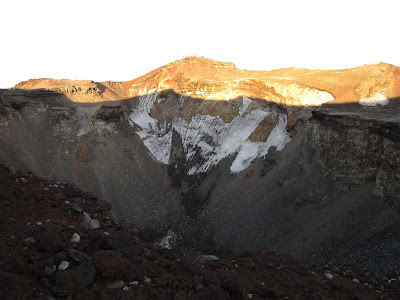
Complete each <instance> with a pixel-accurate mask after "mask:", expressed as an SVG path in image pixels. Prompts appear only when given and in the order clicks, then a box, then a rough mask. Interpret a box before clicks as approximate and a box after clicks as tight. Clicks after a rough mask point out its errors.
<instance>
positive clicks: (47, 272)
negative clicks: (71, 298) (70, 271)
mask: <svg viewBox="0 0 400 300" xmlns="http://www.w3.org/2000/svg"><path fill="white" fill-rule="evenodd" d="M56 270H57V267H56V266H55V265H53V266H52V267H45V268H44V271H43V273H44V275H45V276H51V275H53V273H54V272H55V271H56Z"/></svg>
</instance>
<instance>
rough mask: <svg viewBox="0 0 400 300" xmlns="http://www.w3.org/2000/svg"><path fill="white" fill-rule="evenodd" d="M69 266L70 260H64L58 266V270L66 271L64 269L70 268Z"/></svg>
mask: <svg viewBox="0 0 400 300" xmlns="http://www.w3.org/2000/svg"><path fill="white" fill-rule="evenodd" d="M68 267H69V262H67V261H65V260H63V261H62V262H61V263H60V265H59V266H58V270H59V271H64V270H66V269H68Z"/></svg>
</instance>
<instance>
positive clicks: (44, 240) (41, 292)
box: [0, 165, 400, 299]
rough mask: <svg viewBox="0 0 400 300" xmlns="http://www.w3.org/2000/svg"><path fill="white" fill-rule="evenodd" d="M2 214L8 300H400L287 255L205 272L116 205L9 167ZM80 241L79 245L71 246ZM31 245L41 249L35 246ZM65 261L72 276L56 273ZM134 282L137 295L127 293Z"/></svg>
mask: <svg viewBox="0 0 400 300" xmlns="http://www.w3.org/2000/svg"><path fill="white" fill-rule="evenodd" d="M74 204H77V205H79V206H80V207H81V208H82V209H83V211H85V212H87V213H89V214H90V215H91V216H92V218H95V219H97V220H99V222H100V226H101V227H100V229H97V230H89V229H86V228H85V227H83V226H82V225H81V224H80V222H81V219H82V213H80V212H78V211H76V210H74V209H72V206H73V205H74ZM0 210H1V212H2V213H1V216H0V230H1V235H0V298H1V299H54V298H57V299H380V298H384V299H395V298H399V297H400V284H399V281H398V280H391V281H390V283H388V280H386V281H383V280H378V279H374V278H371V277H370V276H368V274H366V273H365V272H363V271H362V270H357V269H350V268H347V269H346V268H342V269H334V270H318V269H314V268H311V267H308V266H305V265H304V264H302V263H301V262H300V261H298V260H296V259H294V258H292V257H290V256H288V255H284V254H276V253H261V252H247V253H243V254H242V255H241V256H239V257H234V258H224V259H220V260H217V261H210V262H207V263H206V264H205V265H201V264H200V263H198V262H194V261H189V260H184V259H179V257H177V256H176V254H174V252H172V251H170V250H166V249H163V248H161V247H160V246H158V245H154V244H144V243H142V242H141V241H140V240H139V238H138V236H137V232H136V231H135V230H134V229H132V228H129V227H127V226H126V225H125V223H124V222H123V221H119V222H113V220H112V217H111V215H110V212H109V205H108V204H107V203H105V202H99V201H98V200H97V199H96V198H95V197H94V196H93V195H90V194H87V193H83V192H81V191H80V190H78V189H76V188H75V187H74V186H72V185H69V184H63V183H60V182H51V181H45V180H42V179H40V178H37V177H35V176H33V175H32V174H30V173H29V172H24V173H22V172H19V171H18V172H11V171H10V169H9V168H8V167H6V166H3V165H0ZM116 223H118V224H116ZM75 232H76V233H78V234H79V235H80V238H81V240H80V242H79V243H71V242H70V238H71V237H72V235H73V234H74V233H75ZM29 237H33V238H34V239H35V241H36V242H35V243H33V244H29V243H28V242H27V241H26V239H27V238H29ZM61 261H68V262H69V264H70V265H69V267H68V268H67V269H66V270H64V271H55V272H54V273H53V272H52V271H51V268H52V267H53V265H56V266H58V265H59V263H60V262H61ZM49 270H50V271H49ZM326 273H329V274H332V275H333V279H328V278H327V277H326V275H325V274H326ZM146 278H148V279H146ZM121 281H123V282H121ZM133 281H137V286H136V285H135V284H133V283H132V284H131V285H129V283H130V282H133ZM113 286H114V288H113ZM123 286H126V287H125V288H123Z"/></svg>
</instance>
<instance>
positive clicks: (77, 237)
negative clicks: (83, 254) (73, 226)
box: [71, 232, 81, 243]
mask: <svg viewBox="0 0 400 300" xmlns="http://www.w3.org/2000/svg"><path fill="white" fill-rule="evenodd" d="M80 240H81V237H80V235H79V234H77V233H76V232H75V233H74V234H73V235H72V237H71V243H79V241H80Z"/></svg>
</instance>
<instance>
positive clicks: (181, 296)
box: [174, 291, 186, 300]
mask: <svg viewBox="0 0 400 300" xmlns="http://www.w3.org/2000/svg"><path fill="white" fill-rule="evenodd" d="M174 299H175V300H185V299H186V293H185V292H184V291H179V292H178V293H176V295H175V297H174Z"/></svg>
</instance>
